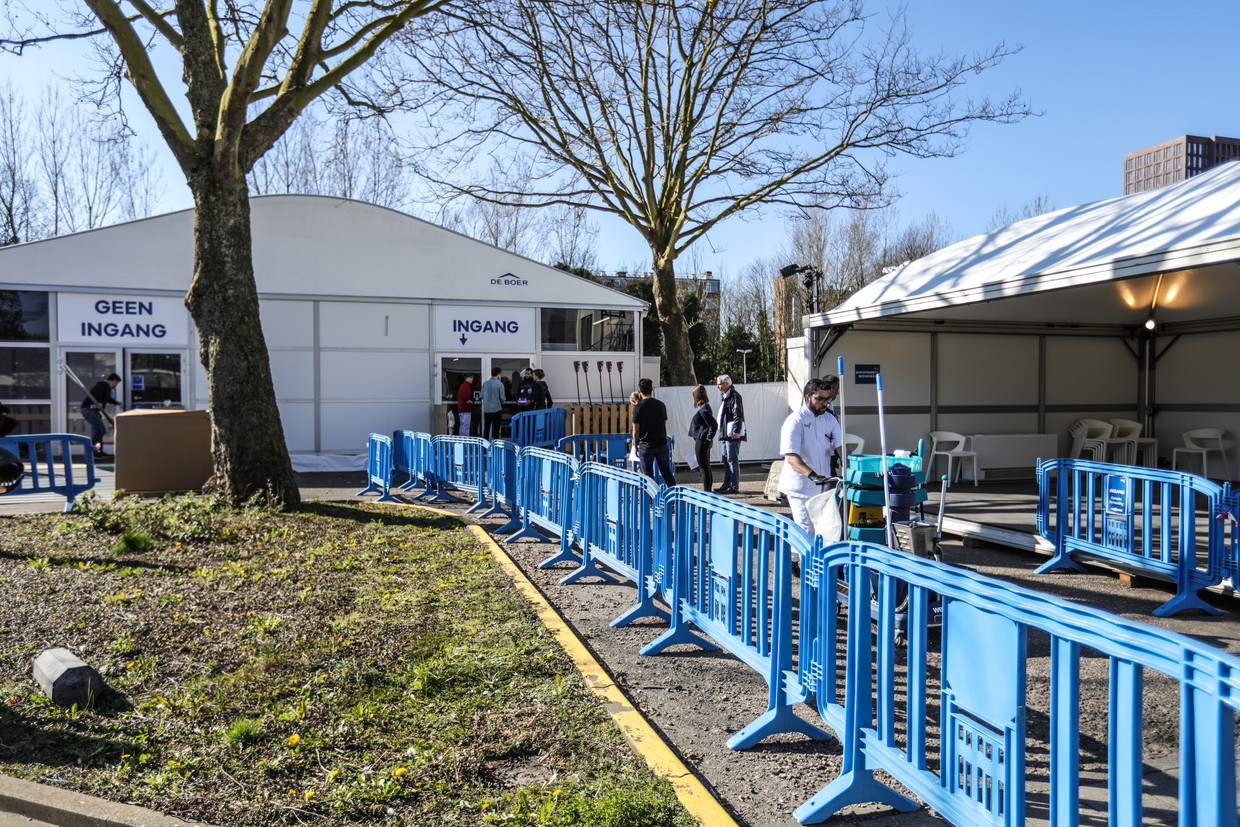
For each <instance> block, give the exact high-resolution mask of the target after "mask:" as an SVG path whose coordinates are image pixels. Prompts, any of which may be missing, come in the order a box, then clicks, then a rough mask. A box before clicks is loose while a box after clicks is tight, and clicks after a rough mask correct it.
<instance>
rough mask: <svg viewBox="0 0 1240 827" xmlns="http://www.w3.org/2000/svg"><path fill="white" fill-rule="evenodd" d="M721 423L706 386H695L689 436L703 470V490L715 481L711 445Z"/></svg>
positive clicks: (707, 489)
mask: <svg viewBox="0 0 1240 827" xmlns="http://www.w3.org/2000/svg"><path fill="white" fill-rule="evenodd" d="M718 428H719V423H718V422H716V421H715V414H714V413H713V412H712V411H711V408H710V401H709V400H707V398H706V388H704V387H702V386H701V385H696V386H695V387H694V388H693V418H692V419H690V420H689V438H690V439H692V440H693V454H694V456H696V457H697V463H698V470H700V471H701V472H702V490H703V491H709V490H710V488H711V483H712V482H714V479H713V477H712V476H711V473H710V445H711V442H713V441H714V439H715V431H716V430H718Z"/></svg>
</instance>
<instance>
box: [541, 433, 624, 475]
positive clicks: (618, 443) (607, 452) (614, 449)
mask: <svg viewBox="0 0 1240 827" xmlns="http://www.w3.org/2000/svg"><path fill="white" fill-rule="evenodd" d="M630 438H631V437H630V435H629V434H578V435H576V436H566V437H564V438H563V439H561V440H560V441H559V442H557V443H556V445H555V447H556V449H557V450H560V451H564V452H565V453H567V454H571V455H572V457H573V459H575V460H577V461H578V462H598V463H602V464H603V465H614V466H616V467H618V468H623V467H624V466H625V465H626V462H627V459H628V453H629V439H630Z"/></svg>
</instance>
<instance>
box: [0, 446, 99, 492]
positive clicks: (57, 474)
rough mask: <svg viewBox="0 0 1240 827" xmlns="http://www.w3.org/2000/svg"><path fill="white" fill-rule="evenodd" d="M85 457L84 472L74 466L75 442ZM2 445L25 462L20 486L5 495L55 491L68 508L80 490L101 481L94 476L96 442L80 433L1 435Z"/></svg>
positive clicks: (85, 489)
mask: <svg viewBox="0 0 1240 827" xmlns="http://www.w3.org/2000/svg"><path fill="white" fill-rule="evenodd" d="M75 445H76V446H77V447H78V449H79V450H80V451H81V452H82V456H83V457H84V458H85V462H86V470H85V473H80V472H77V471H75V470H74V468H73V446H75ZM0 449H3V450H5V451H8V452H9V453H11V454H13V455H14V456H16V457H17V458H18V460H19V461H20V462H21V463H22V464H23V465H25V474H24V475H23V476H22V478H21V480H20V482H19V483H18V485H17V487H15V488H13V489H12V490H11V491H8V492H6V493H5V494H4V495H3V496H18V495H21V494H43V493H48V492H50V493H54V494H59V495H60V496H62V497H64V498H65V500H66V502H65V511H68V510H70V509H71V508H73V501H74V500H75V499H76V498H77V495H78V494H81V493H82V492H84V491H89V490H90V489H92V488H94V487H95V484H96V483H97V482H99V478H98V477H96V476H95V455H94V450H95V449H94V445H93V444H92V443H91V441H90V437H87V436H82V435H81V434H24V435H21V436H6V437H0Z"/></svg>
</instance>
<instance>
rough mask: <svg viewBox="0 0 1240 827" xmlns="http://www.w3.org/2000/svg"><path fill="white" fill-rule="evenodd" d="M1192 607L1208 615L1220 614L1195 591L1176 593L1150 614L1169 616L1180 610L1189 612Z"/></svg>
mask: <svg viewBox="0 0 1240 827" xmlns="http://www.w3.org/2000/svg"><path fill="white" fill-rule="evenodd" d="M1194 609H1195V610H1197V611H1202V612H1205V613H1206V614H1208V615H1217V614H1222V612H1221V611H1220V610H1218V609H1216V608H1214V607H1213V606H1211V605H1210V604H1209V603H1207V602H1205V601H1204V600H1202V599H1201V598H1200V597H1198V596H1197V592H1195V591H1190V592H1185V593H1183V594H1177V595H1176V596H1175V597H1173V598H1171V599H1170V600H1168V601H1167V602H1166V603H1164V604H1162V605H1161V606H1159V607H1158V608H1157V609H1155V610H1154V611H1152V612H1151V613H1150V614H1152V615H1154V617H1171V616H1172V615H1175V614H1179V613H1180V612H1191V611H1193V610H1194Z"/></svg>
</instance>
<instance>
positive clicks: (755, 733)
mask: <svg viewBox="0 0 1240 827" xmlns="http://www.w3.org/2000/svg"><path fill="white" fill-rule="evenodd" d="M784 732H799V733H801V734H802V735H804V736H806V737H807V738H812V739H813V740H815V741H830V740H831V739H832V738H833V737H835V736H833V735H832V734H831V733H829V732H827V731H826V730H825V729H821V728H819V727H816V726H814V725H813V724H811V723H810V722H809V721H803V720H801V719H800V718H798V717H797V716H796V715H795V714H794V713H793V711H792V707H791V706H787V705H780V706H778V707H776V708H775V709H768V710H767V711H766V712H763V713H762V714H761V715H759V716H758V717H757V718H755V719H754V720H753V721H752V722H751V723H750V724H749V725H748V726H746V727H745V728H744V729H742V730H741V731H740V732H738V733H736V734H735V735H733V736H732V737H731V738H729V739H728V749H749V748H750V747H752V746H754V745H755V744H757V743H759V742H761V741H762V740H763V739H765V738H769V737H770V736H772V735H779V734H780V733H784Z"/></svg>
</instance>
